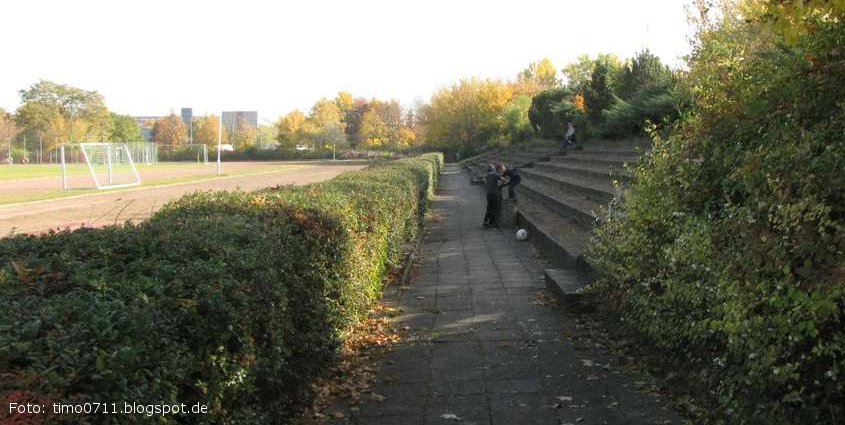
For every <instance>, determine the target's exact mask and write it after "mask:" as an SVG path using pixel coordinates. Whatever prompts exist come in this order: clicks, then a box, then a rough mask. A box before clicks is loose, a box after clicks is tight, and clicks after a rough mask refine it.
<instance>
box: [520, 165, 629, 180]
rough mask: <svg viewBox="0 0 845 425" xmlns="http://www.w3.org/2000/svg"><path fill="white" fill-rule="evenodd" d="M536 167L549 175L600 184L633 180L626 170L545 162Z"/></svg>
mask: <svg viewBox="0 0 845 425" xmlns="http://www.w3.org/2000/svg"><path fill="white" fill-rule="evenodd" d="M534 167H535V168H536V169H537V171H543V172H546V173H549V174H561V175H573V176H579V177H583V178H585V179H590V180H592V181H595V182H599V183H606V182H608V181H613V180H619V181H622V182H628V181H630V180H631V173H629V172H628V171H626V170H625V169H621V168H614V167H610V168H608V167H604V166H595V165H593V166H590V165H576V164H567V163H562V162H543V163H538V164H535V165H534Z"/></svg>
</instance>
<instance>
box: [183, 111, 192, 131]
mask: <svg viewBox="0 0 845 425" xmlns="http://www.w3.org/2000/svg"><path fill="white" fill-rule="evenodd" d="M193 119H194V110H193V108H182V122H183V123H185V127H188V128H191V120H193Z"/></svg>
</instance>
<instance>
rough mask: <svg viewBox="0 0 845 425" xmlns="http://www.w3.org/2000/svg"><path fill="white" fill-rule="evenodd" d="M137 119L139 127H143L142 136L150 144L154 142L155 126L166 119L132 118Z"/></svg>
mask: <svg viewBox="0 0 845 425" xmlns="http://www.w3.org/2000/svg"><path fill="white" fill-rule="evenodd" d="M132 118H135V121H136V122H137V123H138V127H141V135H142V136H144V141H145V142H147V143H149V142H152V141H153V126H155V125H156V121H158V120H160V119H162V118H164V117H132Z"/></svg>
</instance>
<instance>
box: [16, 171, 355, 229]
mask: <svg viewBox="0 0 845 425" xmlns="http://www.w3.org/2000/svg"><path fill="white" fill-rule="evenodd" d="M363 167H364V165H360V164H356V165H306V166H304V167H301V168H296V169H289V170H281V171H272V172H265V173H261V174H252V175H246V176H232V177H223V178H220V179H214V180H209V181H203V182H191V183H179V184H173V185H167V186H155V187H148V188H138V189H132V190H126V191H120V192H110V193H101V194H94V195H86V196H80V197H74V198H64V199H56V200H51V201H39V202H30V203H25V204H13V205H4V206H0V235H2V236H7V235H9V234H16V233H40V232H45V231H47V230H49V229H64V228H77V227H81V226H89V227H97V226H105V225H109V224H115V223H121V222H123V221H126V220H142V219H144V218H146V217H149V216H150V215H151V214H152V213H153V212H155V211H156V210H157V209H159V208H160V207H161V206H162V205H163V204H165V203H167V201H169V200H171V199H173V198H176V197H179V196H181V195H184V194H186V193H191V192H194V191H197V190H234V189H244V190H252V189H260V188H264V187H270V186H275V185H285V184H307V183H312V182H317V181H321V180H327V179H330V178H332V177H334V176H336V175H338V174H340V173H342V172H344V171H349V170H356V169H360V168H363Z"/></svg>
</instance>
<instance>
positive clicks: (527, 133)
mask: <svg viewBox="0 0 845 425" xmlns="http://www.w3.org/2000/svg"><path fill="white" fill-rule="evenodd" d="M530 108H531V97H529V96H526V95H519V96H515V97H514V98H513V99H511V101H510V102H508V104H507V105H506V106H505V108H504V109H503V110H502V121H503V124H504V129H505V137H506V138H507V140H508V141H510V142H511V143H519V142H524V141H526V140H528V139H530V138H531V137H532V136H533V135H534V130H533V129H532V128H531V121H530V120H529V119H528V109H530Z"/></svg>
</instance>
